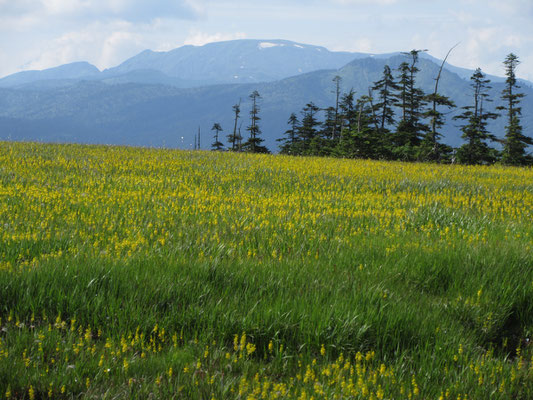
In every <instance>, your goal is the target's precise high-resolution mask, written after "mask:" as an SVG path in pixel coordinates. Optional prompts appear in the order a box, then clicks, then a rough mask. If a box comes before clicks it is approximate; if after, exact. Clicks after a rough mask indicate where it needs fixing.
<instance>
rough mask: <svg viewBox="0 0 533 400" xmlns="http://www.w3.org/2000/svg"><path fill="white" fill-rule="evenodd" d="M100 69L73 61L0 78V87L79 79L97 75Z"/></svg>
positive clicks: (86, 63)
mask: <svg viewBox="0 0 533 400" xmlns="http://www.w3.org/2000/svg"><path fill="white" fill-rule="evenodd" d="M99 74H100V70H99V69H98V68H96V67H95V66H94V65H91V64H89V63H88V62H75V63H71V64H65V65H61V66H59V67H55V68H49V69H45V70H43V71H23V72H18V73H16V74H13V75H9V76H7V77H5V78H3V79H0V87H14V86H20V85H25V84H28V83H33V82H38V81H46V80H67V79H73V80H80V79H90V78H94V77H96V76H98V75H99Z"/></svg>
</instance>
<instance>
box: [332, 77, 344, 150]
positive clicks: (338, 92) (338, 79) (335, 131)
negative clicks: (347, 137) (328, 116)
mask: <svg viewBox="0 0 533 400" xmlns="http://www.w3.org/2000/svg"><path fill="white" fill-rule="evenodd" d="M333 82H335V117H334V119H333V121H334V122H333V124H332V132H331V138H332V139H333V140H336V139H338V134H339V131H340V127H339V100H340V95H341V82H342V78H341V77H340V76H339V75H335V77H334V78H333Z"/></svg>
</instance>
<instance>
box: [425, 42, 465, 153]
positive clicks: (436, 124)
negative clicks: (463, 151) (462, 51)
mask: <svg viewBox="0 0 533 400" xmlns="http://www.w3.org/2000/svg"><path fill="white" fill-rule="evenodd" d="M455 47H457V45H455V46H454V47H452V48H451V49H450V51H448V54H446V57H444V60H443V61H442V64H441V66H440V69H439V73H438V75H437V77H436V78H435V90H434V91H433V93H431V94H428V95H427V96H426V98H425V100H426V101H427V102H428V103H429V104H431V108H429V109H428V110H427V111H426V112H425V113H424V117H426V118H429V120H430V125H429V127H430V129H429V130H428V132H427V133H426V134H425V136H424V139H423V140H422V144H421V146H420V154H419V159H420V160H422V161H437V162H442V161H449V159H450V155H451V153H452V148H451V147H450V146H448V145H445V144H443V143H440V142H439V138H441V137H442V134H441V133H440V132H439V131H438V130H440V128H442V126H443V125H444V113H443V112H441V111H440V110H439V107H447V108H448V109H451V108H454V107H455V103H454V102H453V101H452V100H451V99H450V98H449V97H446V96H443V95H442V94H440V93H439V82H440V78H441V76H442V70H443V69H444V65H445V64H446V60H448V57H449V56H450V53H451V52H452V50H453V49H454V48H455Z"/></svg>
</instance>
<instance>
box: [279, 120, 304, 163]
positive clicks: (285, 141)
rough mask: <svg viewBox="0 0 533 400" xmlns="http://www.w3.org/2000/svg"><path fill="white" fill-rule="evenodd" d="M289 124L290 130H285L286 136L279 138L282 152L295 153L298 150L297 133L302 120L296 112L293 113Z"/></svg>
mask: <svg viewBox="0 0 533 400" xmlns="http://www.w3.org/2000/svg"><path fill="white" fill-rule="evenodd" d="M287 124H288V125H289V126H290V128H289V129H288V130H286V131H285V135H286V137H283V138H281V139H277V141H278V142H280V143H281V144H280V153H281V154H294V153H295V152H296V151H297V136H296V135H297V133H298V127H299V124H300V121H299V120H298V117H297V116H296V114H295V113H291V116H290V117H289V120H288V121H287Z"/></svg>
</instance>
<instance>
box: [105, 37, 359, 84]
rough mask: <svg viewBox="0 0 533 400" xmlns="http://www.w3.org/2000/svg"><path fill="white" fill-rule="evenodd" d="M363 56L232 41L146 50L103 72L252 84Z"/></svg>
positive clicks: (287, 43)
mask: <svg viewBox="0 0 533 400" xmlns="http://www.w3.org/2000/svg"><path fill="white" fill-rule="evenodd" d="M362 56H363V55H361V54H359V53H347V52H331V51H329V50H327V49H326V48H324V47H318V46H311V45H305V44H300V43H294V42H290V41H287V40H236V41H228V42H218V43H209V44H206V45H205V46H199V47H197V46H183V47H180V48H177V49H174V50H171V51H168V52H153V51H150V50H146V51H144V52H142V53H140V54H139V55H137V56H135V57H132V58H130V59H129V60H127V61H125V62H124V63H122V64H120V65H119V66H118V67H115V68H111V69H110V70H108V72H110V73H124V72H130V71H134V70H139V69H153V70H158V71H161V72H163V73H164V74H166V75H168V76H171V77H177V78H180V79H182V80H185V81H192V82H195V81H196V82H203V83H204V84H217V83H255V82H269V81H275V80H279V79H283V78H287V77H289V76H293V75H298V74H301V73H305V72H310V71H316V70H320V69H329V68H334V69H337V68H340V67H342V66H343V65H345V64H346V63H348V62H350V61H351V60H353V59H355V58H357V57H362Z"/></svg>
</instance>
